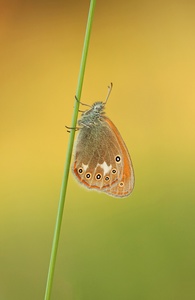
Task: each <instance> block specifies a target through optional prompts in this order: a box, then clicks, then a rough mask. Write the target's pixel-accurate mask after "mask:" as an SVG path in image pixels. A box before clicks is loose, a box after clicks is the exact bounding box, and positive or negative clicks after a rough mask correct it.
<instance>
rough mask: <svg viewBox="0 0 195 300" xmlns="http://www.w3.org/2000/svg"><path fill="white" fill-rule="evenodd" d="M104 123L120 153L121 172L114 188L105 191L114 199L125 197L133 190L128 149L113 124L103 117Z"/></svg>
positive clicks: (132, 174) (132, 175)
mask: <svg viewBox="0 0 195 300" xmlns="http://www.w3.org/2000/svg"><path fill="white" fill-rule="evenodd" d="M105 121H106V123H107V124H108V126H109V128H110V129H111V131H112V132H114V135H115V138H116V139H117V143H118V145H119V148H120V150H121V152H122V172H121V174H122V175H121V177H120V180H119V182H117V184H116V185H115V186H111V187H110V188H109V189H107V190H106V193H108V194H110V195H112V196H114V197H127V196H128V195H129V194H130V193H131V192H132V191H133V188H134V181H135V180H134V171H133V165H132V162H131V158H130V155H129V152H128V149H127V147H126V145H125V142H124V141H123V139H122V137H121V135H120V133H119V131H118V129H117V128H116V126H115V125H114V124H113V122H112V121H111V120H110V119H109V118H107V117H105Z"/></svg>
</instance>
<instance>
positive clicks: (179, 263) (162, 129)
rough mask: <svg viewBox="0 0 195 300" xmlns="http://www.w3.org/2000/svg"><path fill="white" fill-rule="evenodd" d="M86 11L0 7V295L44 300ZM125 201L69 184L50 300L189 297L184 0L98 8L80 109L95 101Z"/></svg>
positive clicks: (190, 89)
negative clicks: (125, 163)
mask: <svg viewBox="0 0 195 300" xmlns="http://www.w3.org/2000/svg"><path fill="white" fill-rule="evenodd" d="M88 8H89V1H87V0H83V1H32V0H31V1H30V0H29V1H20V0H18V1H9V2H6V1H3V2H1V9H0V37H1V48H0V49H1V50H0V53H1V55H0V103H1V110H0V112H1V118H0V124H1V139H0V153H1V155H0V169H1V188H0V201H1V210H0V299H2V300H13V299H20V300H24V299H25V300H26V299H28V300H31V299H32V300H35V299H36V300H38V299H43V295H44V290H45V283H46V276H47V270H48V263H49V257H50V250H51V243H52V237H53V229H54V225H55V218H56V213H57V207H58V200H59V193H60V187H61V180H62V175H63V168H64V162H65V155H66V147H67V143H68V138H69V134H68V133H67V132H66V130H65V127H64V126H65V125H70V124H71V115H72V110H73V104H74V95H75V92H76V86H77V78H78V72H79V65H80V58H81V52H82V46H83V39H84V34H85V27H86V21H87V14H88ZM111 81H112V82H113V83H114V88H113V91H112V94H111V96H110V98H109V101H108V103H107V108H106V111H107V115H108V116H109V117H110V118H111V119H112V120H113V122H114V123H115V124H116V126H117V127H118V129H119V130H120V132H121V134H122V136H123V138H124V140H125V142H126V144H127V146H128V148H129V151H130V154H131V157H132V160H133V165H134V169H135V176H136V185H135V190H134V192H133V194H132V195H131V196H130V197H128V198H125V199H117V198H116V199H115V198H112V197H109V196H107V195H105V194H100V193H97V192H90V191H88V190H85V189H84V188H82V187H80V186H79V185H78V184H77V182H76V181H75V180H74V179H73V177H72V174H70V177H69V186H68V192H67V198H66V204H65V211H64V219H63V225H62V230H61V236H60V244H59V250H58V256H57V264H56V270H55V279H54V285H53V290H52V299H57V300H63V299H67V300H72V299H73V300H80V299H82V300H92V299H93V300H129V299H133V300H156V299H158V300H164V299H166V300H173V299H177V300H181V299H182V300H184V299H185V300H186V299H187V300H191V299H195V285H194V282H195V254H194V252H195V249H194V246H195V243H194V242H195V238H194V232H195V217H194V213H195V204H194V200H195V186H194V178H195V172H194V169H195V160H194V153H195V121H194V120H195V101H194V98H195V84H194V81H195V2H193V1H189V0H187V1H181V0H178V1H176V0H175V1H174V0H170V1H154V0H150V1H135V0H134V1H128V0H124V1H120V2H116V1H103V0H99V1H97V4H96V9H95V16H94V23H93V28H92V35H91V41H90V47H89V55H88V60H87V66H86V73H85V79H84V85H83V91H82V97H81V99H82V101H83V102H85V103H88V104H92V103H93V102H94V101H97V100H104V99H105V96H106V93H107V85H108V84H109V83H110V82H111Z"/></svg>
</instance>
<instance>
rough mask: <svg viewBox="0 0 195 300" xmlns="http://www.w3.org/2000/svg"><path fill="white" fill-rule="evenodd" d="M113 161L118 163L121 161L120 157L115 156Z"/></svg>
mask: <svg viewBox="0 0 195 300" xmlns="http://www.w3.org/2000/svg"><path fill="white" fill-rule="evenodd" d="M115 160H116V162H117V163H120V161H121V157H120V155H117V156H116V157H115Z"/></svg>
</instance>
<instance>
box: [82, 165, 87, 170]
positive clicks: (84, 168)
mask: <svg viewBox="0 0 195 300" xmlns="http://www.w3.org/2000/svg"><path fill="white" fill-rule="evenodd" d="M82 168H83V170H84V171H85V172H86V170H87V168H88V165H84V164H82Z"/></svg>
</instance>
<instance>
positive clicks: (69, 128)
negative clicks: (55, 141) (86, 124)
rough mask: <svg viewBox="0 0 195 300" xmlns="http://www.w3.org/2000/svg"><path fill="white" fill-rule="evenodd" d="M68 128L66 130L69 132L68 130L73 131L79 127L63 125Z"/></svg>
mask: <svg viewBox="0 0 195 300" xmlns="http://www.w3.org/2000/svg"><path fill="white" fill-rule="evenodd" d="M65 127H66V128H67V129H68V130H67V132H69V133H70V130H75V131H78V130H79V129H80V127H69V126H65Z"/></svg>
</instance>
